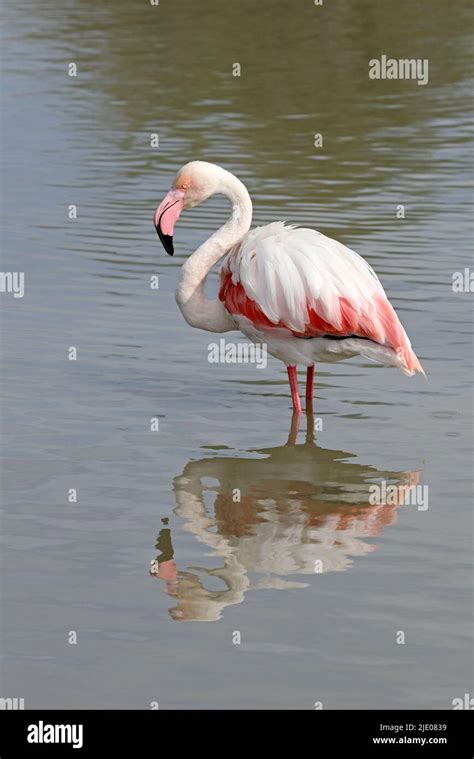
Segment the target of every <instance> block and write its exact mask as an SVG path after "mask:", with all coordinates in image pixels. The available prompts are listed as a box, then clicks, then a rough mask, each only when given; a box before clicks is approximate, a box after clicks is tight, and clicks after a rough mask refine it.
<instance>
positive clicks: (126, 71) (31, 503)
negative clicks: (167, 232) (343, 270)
mask: <svg viewBox="0 0 474 759" xmlns="http://www.w3.org/2000/svg"><path fill="white" fill-rule="evenodd" d="M290 5H291V7H290ZM468 5H469V4H468V3H467V2H459V3H457V5H456V12H455V13H453V12H452V8H451V6H449V5H447V4H445V3H437V4H433V3H431V2H428V0H425V1H424V2H420V3H416V4H414V3H408V2H402V3H396V4H395V3H393V4H390V3H376V2H375V1H373V2H367V3H364V4H361V3H357V2H355V0H340V2H338V3H336V4H334V3H326V4H325V5H324V6H322V7H316V6H314V7H313V5H312V4H311V3H303V2H298V3H292V4H289V3H284V2H280V3H276V2H275V1H274V0H273V2H259V3H251V2H250V1H243V0H242V1H241V2H239V3H226V4H219V8H218V9H217V6H216V4H215V3H212V2H211V1H210V0H201V2H199V3H196V2H191V1H190V0H182V2H180V3H173V4H171V3H164V2H162V3H161V4H160V6H159V7H151V6H150V7H149V6H148V5H147V3H146V2H143V3H130V2H128V0H127V1H125V0H123V1H120V0H117V2H114V3H113V4H100V3H98V2H92V1H90V2H86V1H84V2H81V3H80V4H78V3H72V2H65V3H61V10H60V12H58V8H57V4H55V3H52V2H45V3H42V4H40V5H39V4H35V5H34V6H31V4H28V5H24V4H21V3H20V4H18V3H17V4H12V3H10V4H8V6H7V7H6V8H5V15H6V24H5V30H4V36H5V38H6V39H5V41H4V46H3V67H4V71H5V74H6V77H5V81H4V85H3V93H2V102H3V108H2V111H3V113H2V132H3V138H2V139H3V146H4V151H3V152H4V156H3V158H4V172H5V179H4V185H3V192H2V210H3V218H4V226H3V233H2V235H3V238H2V249H3V269H4V270H5V271H23V272H25V296H24V298H21V299H20V298H17V299H14V298H13V297H12V295H11V294H3V295H2V302H3V305H4V308H3V330H2V331H3V347H2V355H3V362H2V375H3V391H4V396H3V416H4V425H3V430H4V434H3V441H4V446H5V456H4V461H3V485H2V493H3V520H2V524H3V530H2V532H3V536H4V550H3V557H4V561H3V577H4V579H3V601H2V611H3V614H2V627H3V652H4V659H3V678H2V688H1V690H2V693H1V695H2V696H5V697H7V696H8V697H23V698H24V699H25V706H26V708H38V707H46V708H54V707H60V706H61V707H64V708H76V707H83V708H145V709H146V708H149V706H150V703H151V702H153V701H158V702H159V704H160V708H196V707H200V708H217V707H220V708H237V709H239V708H264V707H266V708H272V709H277V708H284V709H287V708H298V709H305V708H308V709H312V708H313V707H314V703H315V702H322V703H323V705H324V708H354V707H355V708H374V707H379V708H392V707H393V708H410V707H414V708H423V707H427V708H450V707H451V703H452V699H453V698H456V697H460V696H462V695H463V694H464V693H465V692H472V665H471V654H472V646H471V632H472V608H471V592H470V590H471V576H470V570H471V568H472V520H471V508H472V463H471V462H472V460H471V439H472V394H471V376H472V375H471V372H472V337H471V331H472V328H471V323H472V322H471V320H472V296H471V294H470V293H468V292H461V293H455V292H453V290H452V274H453V272H456V271H463V269H464V267H466V266H469V265H470V255H469V250H470V243H471V240H472V225H471V222H470V213H469V212H470V208H469V205H470V200H471V197H472V195H471V192H470V190H469V189H468V185H469V176H470V173H471V167H470V166H469V155H470V154H469V148H468V145H469V139H470V131H469V116H470V113H469V105H468V103H469V96H470V94H471V92H472V89H471V86H470V80H469V55H470V50H469V34H470V31H471V29H472V20H471V17H470V14H469V8H468ZM221 6H222V7H221ZM382 53H385V54H387V55H389V56H392V57H395V58H398V57H407V56H410V57H416V58H428V59H429V64H430V69H429V71H430V81H429V84H428V85H427V86H419V85H417V83H416V82H413V81H371V80H369V79H368V76H367V71H368V60H369V59H370V58H372V57H374V56H375V57H377V56H379V55H381V54H382ZM70 62H75V63H76V64H77V67H78V75H77V77H76V78H74V77H69V76H68V64H69V63H70ZM235 62H240V64H241V76H240V78H239V77H233V76H232V66H233V64H234V63H235ZM154 133H156V134H158V136H159V147H158V148H152V147H151V146H150V135H151V134H154ZM316 133H321V134H322V135H323V148H316V147H315V146H314V135H315V134H316ZM196 158H200V159H204V160H211V161H213V162H216V163H220V164H223V165H224V166H225V167H226V168H229V169H230V170H232V171H234V172H235V173H237V174H238V176H239V177H240V178H241V179H242V180H243V181H244V182H245V183H246V185H247V187H248V188H249V191H250V193H251V195H252V198H253V201H254V223H267V222H270V221H274V220H277V219H282V218H283V219H289V220H291V221H293V222H297V223H301V224H305V225H310V226H314V227H316V228H318V229H320V230H321V231H322V232H324V233H325V234H328V235H330V236H334V237H337V239H339V240H341V241H342V242H344V243H345V244H347V245H349V246H350V247H353V248H355V249H356V250H358V251H359V252H360V253H361V254H362V255H364V256H365V257H366V258H367V260H368V261H369V262H370V263H371V264H372V265H373V266H374V267H375V268H376V270H377V272H378V274H379V276H380V277H381V279H382V282H383V284H384V286H385V288H386V290H387V292H388V294H389V296H390V298H391V300H392V302H393V304H394V306H395V308H396V309H397V311H398V313H399V315H400V317H401V319H402V322H403V323H404V325H405V326H406V328H407V331H408V334H409V336H410V338H411V340H412V343H413V345H414V348H415V350H416V352H417V354H418V356H419V357H420V360H421V362H422V364H423V366H424V367H425V369H426V372H427V374H428V381H427V382H426V381H425V380H424V379H423V378H422V377H419V376H417V377H414V378H407V377H405V376H403V375H402V374H401V373H398V372H397V371H395V370H391V369H388V368H383V367H377V366H374V365H369V364H368V363H367V362H365V361H364V360H352V361H350V362H345V363H342V364H337V365H321V366H318V367H317V376H316V380H317V381H316V391H315V404H314V414H315V419H314V420H312V419H311V418H309V419H306V417H304V418H303V420H302V422H301V428H300V430H299V431H298V432H297V431H296V429H293V430H292V429H291V408H290V399H289V391H288V387H287V382H286V373H285V370H284V367H283V365H281V364H280V363H279V362H277V361H274V360H273V359H271V360H270V361H269V364H268V367H267V368H266V369H265V370H258V369H256V367H255V366H252V365H245V364H237V365H224V364H217V365H212V364H209V363H208V361H207V355H208V344H209V342H210V341H212V340H213V339H214V338H213V336H212V335H209V334H207V333H205V332H200V331H197V330H192V329H191V328H189V327H188V326H187V325H186V324H185V322H184V321H183V319H182V317H181V315H180V313H179V311H178V309H177V306H176V304H175V302H174V296H173V292H174V287H175V283H176V279H177V276H178V273H179V268H180V266H181V265H182V263H183V261H184V260H185V258H186V255H187V254H188V253H189V252H190V251H192V250H193V249H195V248H196V247H197V246H198V245H199V244H200V243H201V242H202V241H203V240H204V239H205V238H206V237H207V236H208V235H209V234H210V233H211V232H212V231H214V229H216V228H217V226H218V225H220V224H221V223H222V222H223V221H224V220H225V218H226V215H227V213H228V209H227V207H226V205H225V203H224V202H221V201H219V200H216V199H213V200H211V201H209V202H208V203H206V204H205V205H203V206H202V207H200V208H198V209H196V210H193V211H192V212H189V213H184V214H183V215H182V217H181V218H180V220H179V223H178V225H177V227H176V230H175V246H176V254H175V256H174V258H172V259H171V258H169V257H168V256H166V255H165V254H164V251H163V250H162V248H161V246H160V244H159V241H158V239H157V237H156V233H155V231H154V229H153V225H152V217H153V213H154V210H155V208H156V206H157V204H158V202H159V201H160V200H161V199H162V197H163V195H164V194H165V192H166V191H167V189H168V187H169V184H170V182H171V179H172V177H173V175H174V173H175V171H176V170H177V169H178V168H179V167H180V166H181V165H182V164H183V163H185V162H186V161H188V160H190V159H196ZM71 204H75V205H76V206H77V219H76V220H69V219H68V207H69V206H70V205H71ZM400 204H403V205H404V206H405V218H404V219H400V218H397V206H399V205H400ZM156 274H158V275H159V282H160V288H159V290H152V289H151V288H150V277H152V276H153V275H156ZM217 282H218V280H217V275H216V274H213V275H212V277H211V278H210V282H209V291H210V292H211V291H212V290H213V289H214V290H215V288H216V287H217ZM71 346H74V347H75V348H76V349H77V360H76V361H70V360H68V350H69V348H70V347H71ZM152 418H158V419H159V431H158V432H151V431H150V420H151V419H152ZM318 420H321V421H318ZM313 422H314V423H313ZM321 422H322V430H320V429H316V433H315V434H314V435H312V434H311V433H308V432H307V427H308V426H309V428H310V429H311V428H314V427H316V428H318V427H320V426H321ZM382 481H387V482H388V483H389V484H391V485H392V486H396V487H397V488H398V487H401V488H405V490H402V491H398V490H397V491H396V492H397V493H399V492H400V493H405V492H406V489H407V488H409V487H410V486H411V487H412V490H411V492H413V489H414V487H415V486H418V487H424V486H426V487H427V488H428V491H427V492H428V494H429V502H428V507H427V508H424V507H423V506H422V507H421V508H420V505H416V504H411V505H410V503H406V504H403V503H402V500H403V498H401V497H400V498H399V500H398V502H395V503H393V504H392V505H391V506H385V507H382V508H380V507H374V506H371V504H370V492H371V491H370V488H371V485H373V484H374V483H375V484H377V483H378V484H380V483H381V482H382ZM72 488H73V489H76V490H77V499H78V500H77V503H70V502H69V501H68V492H69V491H70V489H72ZM235 489H239V490H240V491H241V501H240V503H236V502H235V500H234V498H235ZM420 492H421V491H420ZM423 492H424V491H423ZM318 562H322V567H323V569H324V571H323V572H319V571H318V567H320V566H321V565H320V564H318ZM71 632H75V633H76V634H77V643H76V645H72V644H70V643H69V640H70V639H71V640H72V639H73V636H70V633H71ZM400 632H403V633H404V635H405V644H404V645H402V644H397V635H398V636H399V633H400ZM236 633H240V640H241V642H240V645H236V644H235V643H234V641H236V640H237V639H238V637H239V636H238V635H236ZM399 640H400V636H399Z"/></svg>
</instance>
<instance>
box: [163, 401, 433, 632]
mask: <svg viewBox="0 0 474 759" xmlns="http://www.w3.org/2000/svg"><path fill="white" fill-rule="evenodd" d="M307 418H308V425H307V429H308V430H309V432H307V434H306V440H305V442H304V443H302V444H297V442H296V437H297V433H298V425H299V419H300V417H298V416H297V415H294V417H293V421H292V428H291V431H290V435H289V438H288V441H287V443H286V444H285V445H283V446H278V447H274V448H266V449H261V450H257V451H249V452H248V457H243V456H235V455H222V450H220V451H219V453H218V454H216V455H215V456H212V457H206V458H203V459H200V460H197V461H190V462H188V464H186V466H185V468H184V470H183V472H182V474H181V475H179V476H178V477H176V478H175V480H174V493H175V498H176V508H175V510H174V513H175V514H176V515H177V516H178V517H180V518H181V519H182V520H183V522H184V524H183V529H184V530H185V531H187V532H189V533H191V534H192V535H193V536H194V537H195V538H196V540H197V541H198V542H199V543H201V544H203V545H204V546H206V547H208V548H209V549H210V552H209V553H207V554H206V556H212V557H213V559H219V566H216V567H214V568H212V569H209V568H208V567H197V566H188V567H186V568H184V567H181V568H178V565H177V563H176V561H175V558H174V550H173V544H172V537H171V531H170V529H169V527H168V525H167V521H168V520H166V519H165V520H162V521H163V522H164V526H163V528H162V529H161V531H160V533H159V535H158V539H157V543H156V547H157V548H158V549H159V551H160V553H159V555H158V556H157V557H156V559H155V560H154V561H153V562H152V565H151V568H150V574H151V575H152V576H154V577H156V578H159V579H160V580H162V581H163V583H164V589H165V592H166V593H168V594H169V595H170V596H172V597H173V598H174V599H175V601H176V605H175V606H174V607H173V608H171V609H170V612H169V613H170V615H171V617H172V618H173V619H175V620H195V621H196V620H200V621H208V622H211V621H216V620H218V619H221V617H222V615H223V611H224V609H225V608H226V607H227V606H231V605H234V604H239V603H242V601H243V600H244V597H245V594H246V592H247V591H249V590H258V589H261V588H273V589H277V590H283V589H289V588H304V587H306V586H307V585H308V582H303V581H302V579H301V576H305V575H306V576H307V577H306V578H305V579H307V580H308V579H309V577H308V576H312V577H313V580H314V575H315V574H316V573H319V572H321V573H322V574H323V575H324V573H326V572H341V571H344V570H347V569H350V567H351V566H352V564H353V559H354V558H356V557H358V556H364V555H366V554H368V553H370V552H371V551H374V550H375V549H376V546H375V545H374V544H373V543H372V542H368V541H367V540H366V538H373V537H375V536H377V535H379V534H380V533H381V532H382V530H383V529H384V528H385V527H386V526H388V525H390V524H393V523H394V522H395V520H396V512H397V508H398V506H399V505H400V504H401V503H403V501H404V498H405V497H406V494H407V493H408V491H409V490H410V489H411V488H412V487H414V486H415V485H416V484H417V483H418V481H419V473H418V472H415V471H405V472H392V471H380V470H377V469H375V468H374V467H372V466H367V465H364V464H359V463H356V462H354V461H352V460H351V459H353V458H355V457H354V455H353V454H350V453H347V452H344V451H339V450H330V449H326V448H321V447H319V446H318V445H316V444H315V442H314V439H313V434H312V432H311V430H313V429H314V424H313V417H312V410H311V407H310V408H309V409H308V411H307ZM382 480H386V481H387V482H390V483H393V484H396V485H397V492H398V498H397V499H395V501H394V502H393V503H391V504H390V505H385V504H382V505H375V506H374V505H371V504H370V503H369V487H370V485H371V484H373V483H377V482H380V481H382ZM210 498H211V500H212V506H211V507H210V506H209V503H210ZM250 575H251V576H252V579H251V577H250ZM254 578H256V579H254Z"/></svg>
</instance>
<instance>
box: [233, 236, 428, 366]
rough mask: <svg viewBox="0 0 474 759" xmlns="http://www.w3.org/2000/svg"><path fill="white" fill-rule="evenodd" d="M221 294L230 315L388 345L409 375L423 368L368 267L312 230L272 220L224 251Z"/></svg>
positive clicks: (305, 333) (298, 332) (301, 332)
mask: <svg viewBox="0 0 474 759" xmlns="http://www.w3.org/2000/svg"><path fill="white" fill-rule="evenodd" d="M219 298H220V300H221V301H222V302H223V303H224V305H225V307H226V309H227V311H228V312H229V313H230V314H232V315H241V316H245V317H247V318H248V319H250V321H251V322H252V323H253V324H254V325H256V326H261V327H265V328H271V327H279V328H284V329H286V330H288V332H289V333H292V334H293V335H294V336H295V337H328V336H329V337H337V338H344V337H360V338H366V339H369V340H372V341H373V342H375V343H378V344H380V345H383V346H385V347H389V348H392V349H393V350H394V351H395V352H396V353H397V355H398V357H399V358H400V363H401V368H402V369H403V371H405V372H406V373H407V374H410V375H411V374H414V373H415V372H421V373H424V372H423V369H422V367H421V364H420V362H419V361H418V359H417V357H416V355H415V353H414V352H413V350H412V347H411V344H410V341H409V339H408V337H407V334H406V332H405V330H404V328H403V326H402V324H401V322H400V320H399V318H398V316H397V314H396V313H395V311H394V309H393V307H392V305H391V304H390V302H389V300H388V298H387V296H386V294H385V291H384V289H383V287H382V285H381V283H380V281H379V279H378V277H377V275H376V274H375V272H374V270H373V269H372V267H371V266H370V265H369V264H368V263H367V262H366V261H365V260H364V259H363V258H362V257H361V256H359V254H358V253H356V252H355V251H353V250H351V249H350V248H347V247H346V246H345V245H342V244H341V243H339V242H337V241H336V240H332V239H331V238H329V237H326V236H325V235H323V234H320V233H319V232H316V231H315V230H312V229H305V228H302V227H294V226H291V225H285V224H284V223H283V222H275V223H273V224H268V225H266V226H264V227H257V228H255V229H253V230H251V231H250V232H249V233H248V234H247V235H246V236H245V238H244V239H243V240H242V242H241V243H239V244H238V245H237V246H235V247H234V248H233V249H232V250H231V251H230V252H229V254H228V255H227V257H226V259H225V261H224V264H223V266H222V269H221V286H220V291H219Z"/></svg>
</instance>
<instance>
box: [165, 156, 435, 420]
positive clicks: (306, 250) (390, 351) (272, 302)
mask: <svg viewBox="0 0 474 759" xmlns="http://www.w3.org/2000/svg"><path fill="white" fill-rule="evenodd" d="M217 193H220V194H223V195H225V196H226V197H227V198H228V199H229V200H230V203H231V205H232V213H231V216H230V218H229V219H228V220H227V222H226V223H225V224H224V225H223V226H222V227H221V228H220V229H218V230H217V231H216V232H214V234H213V235H211V237H210V238H209V239H208V240H207V241H206V242H205V243H203V245H201V246H200V247H199V248H198V249H197V250H196V251H195V252H194V253H193V254H192V255H191V256H190V257H189V258H188V259H187V260H186V262H185V263H184V265H183V266H182V269H181V276H180V279H179V282H178V286H177V290H176V301H177V304H178V306H179V308H180V310H181V313H182V314H183V316H184V318H185V320H186V321H187V322H188V324H190V325H191V327H197V328H199V329H203V330H208V331H210V332H218V333H221V332H229V331H234V330H236V329H238V330H240V331H241V332H242V333H243V334H244V335H245V336H246V337H247V338H249V339H250V340H251V341H253V342H254V343H257V344H258V343H261V344H265V345H266V346H267V350H268V353H270V354H271V355H272V356H274V357H275V358H278V359H280V360H281V361H283V362H284V363H285V364H286V367H287V371H288V379H289V384H290V390H291V398H292V402H293V409H294V412H295V413H296V414H300V413H301V400H300V395H299V389H298V381H297V373H296V372H297V365H298V364H302V365H303V366H306V367H307V374H306V401H307V402H311V401H312V398H313V385H314V367H315V364H316V363H317V362H319V361H323V362H334V361H341V360H343V359H346V358H351V357H353V356H357V355H360V356H364V357H365V358H367V359H370V360H373V361H376V362H378V363H380V364H384V365H386V366H396V367H398V368H399V369H401V371H402V372H404V373H405V374H407V375H409V376H412V375H414V374H415V373H417V372H419V373H421V374H423V375H424V376H426V375H425V373H424V371H423V368H422V366H421V364H420V362H419V360H418V358H417V357H416V355H415V353H414V351H413V349H412V347H411V344H410V340H409V339H408V336H407V334H406V332H405V330H404V328H403V326H402V324H401V322H400V320H399V318H398V316H397V314H396V313H395V310H394V308H393V306H392V305H391V303H390V301H389V300H388V298H387V296H386V294H385V291H384V289H383V287H382V285H381V283H380V281H379V279H378V277H377V275H376V273H375V272H374V270H373V269H372V267H371V266H370V265H369V264H368V263H367V261H365V260H364V259H363V258H362V256H360V255H359V254H358V253H356V252H355V251H353V250H351V249H350V248H347V247H346V246H345V245H342V243H340V242H337V240H333V239H331V238H329V237H326V236H325V235H323V234H321V233H320V232H316V231H315V230H313V229H307V228H304V227H297V226H295V225H292V224H286V223H285V222H282V221H277V222H273V223H271V224H267V225H265V226H261V227H256V228H254V229H250V225H251V221H252V201H251V199H250V195H249V193H248V191H247V189H246V187H245V185H244V184H243V183H242V182H241V181H240V180H239V179H238V178H237V177H236V176H234V174H231V173H230V172H229V171H227V170H225V169H223V168H222V167H220V166H217V165H216V164H213V163H207V162H206V161H191V162H190V163H187V164H186V165H185V166H183V167H182V168H181V169H180V170H179V171H178V173H177V175H176V178H175V180H174V182H173V185H172V188H171V190H170V191H169V192H168V194H167V195H166V197H165V198H164V199H163V201H162V202H161V203H160V205H159V206H158V208H157V210H156V212H155V216H154V225H155V228H156V231H157V233H158V236H159V238H160V240H161V242H162V244H163V247H164V248H165V250H166V252H167V253H169V254H170V255H173V253H174V247H173V230H174V225H175V223H176V221H177V220H178V217H179V215H180V214H181V212H182V211H183V210H186V209H189V208H193V207H194V206H197V205H199V204H200V203H202V202H203V201H205V200H207V199H208V198H209V197H211V195H215V194H217ZM221 259H224V260H223V262H222V266H221V270H220V289H219V294H218V297H217V298H216V299H215V300H209V299H208V298H207V297H206V295H205V294H204V285H205V282H206V278H207V276H208V274H209V272H210V271H211V269H212V267H213V266H214V265H215V264H216V263H217V262H218V261H220V260H221Z"/></svg>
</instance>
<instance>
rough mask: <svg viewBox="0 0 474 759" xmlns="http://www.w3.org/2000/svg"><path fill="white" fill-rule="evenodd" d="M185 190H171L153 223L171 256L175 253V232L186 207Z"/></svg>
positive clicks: (156, 212)
mask: <svg viewBox="0 0 474 759" xmlns="http://www.w3.org/2000/svg"><path fill="white" fill-rule="evenodd" d="M184 195H185V192H184V190H170V191H169V193H168V194H167V196H166V197H165V198H164V200H162V202H161V203H160V205H159V206H158V208H157V209H156V211H155V217H154V219H153V223H154V225H155V229H156V231H157V233H158V237H159V238H160V240H161V243H162V245H163V247H164V249H165V250H166V252H167V253H169V255H170V256H172V255H173V253H174V247H173V230H174V225H175V224H176V222H177V220H178V218H179V215H180V213H181V211H182V210H183V205H184Z"/></svg>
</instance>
